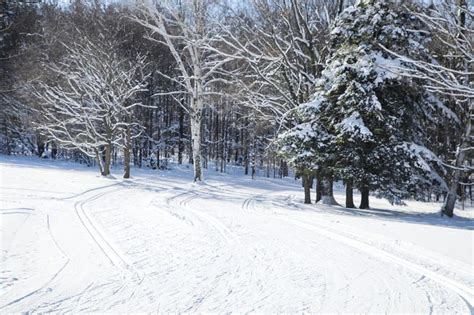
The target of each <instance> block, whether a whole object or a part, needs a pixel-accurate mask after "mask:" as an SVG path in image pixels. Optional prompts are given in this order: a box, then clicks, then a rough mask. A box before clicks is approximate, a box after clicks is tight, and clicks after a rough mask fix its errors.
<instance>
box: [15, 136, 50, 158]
mask: <svg viewBox="0 0 474 315" xmlns="http://www.w3.org/2000/svg"><path fill="white" fill-rule="evenodd" d="M37 146H38V156H39V157H43V153H44V151H45V144H44V142H43V141H41V140H38V142H37ZM9 148H10V146H8V149H9Z"/></svg>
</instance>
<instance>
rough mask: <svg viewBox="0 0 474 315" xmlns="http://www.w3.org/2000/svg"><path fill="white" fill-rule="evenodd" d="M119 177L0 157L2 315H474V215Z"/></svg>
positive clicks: (256, 184)
mask: <svg viewBox="0 0 474 315" xmlns="http://www.w3.org/2000/svg"><path fill="white" fill-rule="evenodd" d="M114 171H115V173H116V174H117V178H113V177H110V178H101V177H100V176H98V175H97V170H96V169H94V168H87V167H84V166H81V165H77V164H73V163H66V162H60V161H48V160H39V159H37V158H32V157H6V156H0V172H1V173H0V174H1V182H0V187H1V190H0V193H1V194H0V220H1V224H0V229H1V231H0V235H1V246H0V248H1V254H0V261H1V269H0V271H1V276H0V312H1V313H10V312H34V313H43V312H53V311H54V312H60V313H63V312H74V313H77V312H164V313H169V312H173V313H183V312H186V313H197V312H199V313H207V312H215V313H224V312H225V313H229V312H242V313H244V312H245V313H247V312H258V313H275V312H285V313H300V312H316V313H341V312H345V313H377V314H381V313H421V314H428V313H446V314H456V313H461V314H470V313H472V312H473V308H472V307H473V303H474V301H473V284H474V279H473V274H474V273H473V215H472V214H473V209H472V207H471V208H466V209H467V210H460V209H457V210H456V213H457V216H456V217H455V218H453V219H447V218H441V217H440V216H439V214H438V212H439V211H438V209H439V207H440V204H439V203H420V202H414V201H407V204H408V206H406V207H402V206H391V205H390V204H389V203H388V202H386V201H384V200H379V199H375V198H371V206H372V207H373V209H371V210H359V209H346V208H343V207H335V206H334V207H330V206H323V205H314V204H312V205H304V204H302V199H303V193H302V188H301V183H300V182H299V181H294V180H293V179H289V178H287V179H267V178H257V179H256V180H251V179H250V178H249V177H245V176H243V175H238V174H236V175H232V176H230V175H227V174H220V173H216V172H213V171H211V170H209V171H208V172H207V173H206V181H205V183H202V184H194V183H192V182H191V179H192V173H191V168H186V167H185V166H179V167H178V166H173V170H170V171H156V170H138V169H133V170H132V171H133V178H132V179H130V180H123V179H121V178H119V176H118V174H119V173H120V170H118V169H115V170H114ZM342 189H343V188H342V186H336V191H337V193H336V199H337V200H338V201H339V203H340V204H344V194H343V190H342ZM313 194H314V193H313ZM313 197H314V196H313ZM355 199H356V200H355V201H356V202H357V201H358V195H356V196H355Z"/></svg>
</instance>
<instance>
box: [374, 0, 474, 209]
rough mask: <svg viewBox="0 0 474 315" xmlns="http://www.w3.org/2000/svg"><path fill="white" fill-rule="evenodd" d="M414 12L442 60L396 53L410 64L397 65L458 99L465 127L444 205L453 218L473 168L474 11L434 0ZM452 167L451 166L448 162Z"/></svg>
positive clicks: (433, 88)
mask: <svg viewBox="0 0 474 315" xmlns="http://www.w3.org/2000/svg"><path fill="white" fill-rule="evenodd" d="M407 10H410V11H411V13H412V14H414V15H415V16H417V17H418V18H419V19H420V20H422V21H423V22H424V23H425V24H426V26H427V27H428V29H429V30H430V32H432V34H433V35H434V36H435V38H436V40H437V41H439V43H440V44H441V45H442V47H443V51H442V52H440V54H439V55H438V56H437V59H438V60H439V61H433V62H425V61H421V60H415V59H411V58H407V57H405V56H401V55H397V54H396V53H394V52H393V51H390V50H388V49H387V48H385V47H383V48H385V49H386V50H387V51H389V52H390V53H392V54H394V55H397V57H399V58H400V59H401V60H402V61H403V62H405V63H406V64H409V65H411V67H396V68H393V70H394V71H397V72H399V73H401V74H402V75H405V76H409V77H413V78H418V79H421V80H424V81H425V82H426V88H427V89H428V91H431V92H434V93H438V94H441V95H444V96H446V97H451V98H454V99H455V100H456V104H457V108H456V109H455V112H456V113H458V116H459V120H460V121H461V122H462V125H461V126H463V127H464V130H463V131H462V132H461V133H462V136H461V137H460V139H459V142H458V148H457V150H456V152H455V157H454V163H453V165H451V166H450V167H451V168H452V169H453V175H452V181H451V186H450V190H449V192H448V195H447V197H446V200H445V203H444V205H443V207H442V214H446V215H447V216H448V217H452V216H453V213H454V206H455V203H456V199H457V190H458V185H459V182H460V180H461V177H462V174H463V173H464V172H468V171H471V172H472V170H473V168H472V166H468V165H467V160H466V157H467V154H468V152H472V151H473V149H474V148H473V138H474V136H473V134H472V123H473V120H474V102H473V100H474V83H473V79H472V78H473V76H474V70H473V65H474V13H473V11H472V10H471V9H470V8H468V6H467V2H466V0H457V1H456V3H453V2H452V1H449V0H441V1H435V2H433V4H432V5H431V6H430V7H429V8H428V10H413V9H411V8H407ZM448 166H449V165H448Z"/></svg>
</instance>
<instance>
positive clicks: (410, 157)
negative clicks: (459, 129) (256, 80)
mask: <svg viewBox="0 0 474 315" xmlns="http://www.w3.org/2000/svg"><path fill="white" fill-rule="evenodd" d="M429 39H430V38H429V34H428V33H427V32H426V31H424V30H423V28H422V23H421V22H420V21H419V20H418V19H417V18H416V17H415V16H414V15H412V14H410V13H409V12H406V11H404V9H403V8H402V6H400V5H399V3H398V2H397V1H395V0H393V1H392V0H385V1H375V0H360V1H358V2H357V3H356V4H355V5H354V6H351V7H348V8H347V9H346V10H344V11H343V13H341V15H340V16H339V17H338V19H337V20H336V23H335V25H334V27H333V30H332V32H331V39H330V40H331V48H332V52H331V57H330V59H329V61H328V63H327V64H326V67H325V70H324V71H323V74H322V77H321V79H320V80H319V81H318V82H317V92H316V93H315V94H314V95H313V99H312V101H311V102H309V103H306V104H302V105H301V106H300V107H299V109H298V113H299V117H300V119H301V122H302V125H300V126H296V127H295V128H293V130H290V131H289V132H287V133H285V134H283V135H282V137H281V139H280V142H281V143H287V144H288V143H292V144H291V147H292V148H294V150H293V151H289V150H288V148H287V146H288V145H286V146H285V145H283V146H282V151H284V152H290V153H289V154H288V153H287V155H292V156H293V158H292V159H290V160H291V161H294V162H295V163H298V159H295V157H298V156H304V157H305V159H306V160H308V159H309V160H311V161H312V162H313V164H317V165H318V166H319V167H322V168H323V169H324V170H325V171H326V173H330V174H331V175H332V176H336V177H338V178H341V179H343V180H345V181H346V183H349V184H350V185H351V186H352V184H353V185H354V186H355V187H357V188H358V189H359V190H360V191H361V194H362V201H361V205H360V207H361V208H368V207H369V191H370V190H379V191H382V192H383V194H384V196H386V197H389V198H390V199H392V200H396V199H398V198H400V197H405V196H407V195H408V194H410V195H415V194H417V193H419V192H420V191H421V192H425V191H426V188H427V187H426V186H432V185H437V186H439V187H440V189H445V187H446V186H445V183H444V181H443V180H442V179H441V176H439V175H438V173H437V172H436V169H435V167H433V166H436V168H437V170H438V171H439V170H442V166H441V163H440V161H439V160H437V157H436V156H435V155H434V154H432V152H431V151H430V150H429V149H428V148H429V147H430V145H431V141H432V139H431V138H430V136H429V134H428V132H427V130H428V128H427V125H428V124H432V123H433V122H437V123H439V122H440V121H442V120H443V119H445V118H446V119H447V116H449V115H446V112H445V111H443V110H441V107H443V105H442V104H441V103H440V102H439V101H438V100H437V99H436V98H435V97H434V96H433V95H431V94H428V93H427V92H426V91H425V90H424V89H423V86H422V84H421V82H417V81H416V80H411V79H407V78H406V77H402V76H401V75H400V74H398V73H396V72H393V71H389V70H388V69H389V68H393V65H400V64H401V60H399V59H397V58H394V57H393V55H390V54H388V53H386V52H385V51H384V50H383V49H382V48H381V47H380V44H381V45H383V46H385V47H390V49H391V50H393V51H396V52H398V53H400V54H403V55H412V56H416V57H417V58H423V59H424V60H429V59H430V56H429V53H428V51H427V49H425V46H424V45H425V44H426V43H428V42H429ZM308 126H311V128H308ZM315 127H316V128H315ZM298 130H305V132H306V133H305V134H306V135H307V136H306V137H299V138H295V137H294V134H298ZM322 131H323V133H321V132H322ZM321 137H325V138H326V139H329V142H328V143H327V144H326V146H325V149H324V150H322V151H321V150H319V149H318V147H312V148H311V149H310V150H308V146H307V145H304V144H308V143H312V142H313V143H314V142H318V141H319V139H320V138H321ZM298 141H299V142H300V143H298ZM428 160H429V161H428ZM350 195H351V193H350V191H349V193H348V197H349V196H350Z"/></svg>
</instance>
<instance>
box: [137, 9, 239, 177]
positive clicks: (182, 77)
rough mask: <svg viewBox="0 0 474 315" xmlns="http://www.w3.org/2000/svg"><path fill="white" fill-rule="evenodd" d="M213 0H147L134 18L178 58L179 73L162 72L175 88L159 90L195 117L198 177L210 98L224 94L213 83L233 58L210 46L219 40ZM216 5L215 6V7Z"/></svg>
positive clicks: (193, 129) (193, 138)
mask: <svg viewBox="0 0 474 315" xmlns="http://www.w3.org/2000/svg"><path fill="white" fill-rule="evenodd" d="M209 3H210V1H206V0H192V1H185V3H182V4H181V3H173V2H171V1H169V2H165V3H164V4H163V6H162V7H158V6H156V5H155V4H153V3H151V2H147V3H143V4H142V6H141V7H140V9H139V10H138V12H136V14H135V15H133V16H132V19H133V20H134V21H136V22H138V23H139V24H141V25H143V26H145V27H146V28H148V29H149V30H150V34H149V36H148V38H149V39H150V40H153V41H156V42H159V43H162V44H163V45H164V46H165V47H167V48H168V49H169V51H170V52H171V54H172V56H173V58H174V60H175V62H176V73H175V74H174V75H169V74H166V73H162V72H161V73H160V74H161V75H162V77H163V78H166V79H168V80H170V81H172V82H173V83H174V84H173V85H174V87H175V89H174V90H172V91H164V92H162V93H157V94H155V95H156V96H160V95H171V96H173V97H174V99H175V100H176V101H177V102H178V103H179V104H181V106H183V108H184V109H185V110H186V111H187V112H188V114H189V117H190V121H191V141H192V155H193V165H194V181H201V180H202V179H203V175H202V152H201V137H202V136H201V131H202V120H203V117H202V116H203V109H204V107H205V104H206V101H207V98H208V97H209V96H211V95H215V94H220V93H219V92H215V91H213V90H212V86H213V85H214V84H216V83H218V82H223V81H225V79H224V78H223V77H222V76H221V75H220V74H223V73H224V71H223V67H224V65H225V64H226V63H228V62H230V61H232V58H229V57H228V58H222V57H221V55H219V54H217V53H215V52H213V51H212V50H211V49H210V48H211V47H213V46H215V45H216V43H217V37H216V29H215V28H213V25H212V24H211V23H210V21H209V16H210V15H211V14H214V12H212V10H211V7H210V6H208V4H209ZM213 8H214V9H215V8H216V7H215V6H214V7H213Z"/></svg>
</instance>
